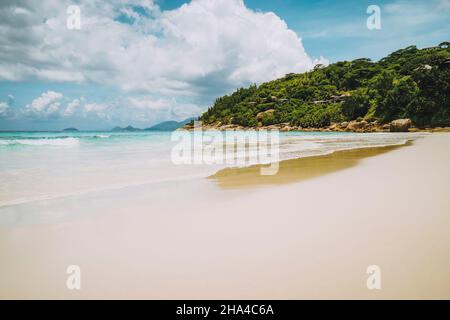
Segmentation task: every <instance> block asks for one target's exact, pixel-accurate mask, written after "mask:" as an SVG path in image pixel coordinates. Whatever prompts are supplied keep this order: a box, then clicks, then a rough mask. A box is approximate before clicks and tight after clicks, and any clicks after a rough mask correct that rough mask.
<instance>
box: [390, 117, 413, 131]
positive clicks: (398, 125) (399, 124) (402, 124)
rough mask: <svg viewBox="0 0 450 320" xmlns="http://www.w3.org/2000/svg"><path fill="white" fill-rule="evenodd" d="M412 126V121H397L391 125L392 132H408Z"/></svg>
mask: <svg viewBox="0 0 450 320" xmlns="http://www.w3.org/2000/svg"><path fill="white" fill-rule="evenodd" d="M411 126H412V121H411V119H397V120H394V121H392V122H391V123H390V124H389V131H390V132H408V131H409V128H411Z"/></svg>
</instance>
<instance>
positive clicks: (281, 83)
mask: <svg viewBox="0 0 450 320" xmlns="http://www.w3.org/2000/svg"><path fill="white" fill-rule="evenodd" d="M399 118H410V119H411V120H412V121H413V123H414V124H415V125H417V126H419V127H421V126H433V127H436V126H450V43H449V42H444V43H441V44H440V45H439V46H436V47H431V48H425V49H421V50H420V49H417V48H416V47H415V46H410V47H407V48H405V49H401V50H398V51H396V52H393V53H391V54H390V55H389V56H387V57H385V58H383V59H381V60H380V61H378V62H373V61H371V60H370V59H356V60H353V61H344V62H337V63H333V64H330V65H329V66H326V67H324V66H322V65H317V66H316V67H315V68H314V70H312V71H309V72H306V73H302V74H288V75H286V76H285V77H284V78H281V79H278V80H274V81H270V82H266V83H264V84H261V85H260V86H256V85H252V86H250V87H249V88H241V89H238V90H237V91H235V92H234V93H233V94H231V95H226V96H223V97H220V98H218V99H217V100H216V101H215V103H214V105H213V106H212V107H210V108H209V109H208V111H207V112H205V113H204V114H203V115H202V116H201V117H200V119H199V120H201V121H203V122H204V123H206V124H210V125H211V124H220V125H227V124H234V125H240V126H244V127H256V126H262V125H272V124H280V123H290V124H292V125H294V126H300V127H303V128H322V127H326V126H329V125H330V124H331V123H338V122H343V121H349V120H355V119H364V120H367V121H374V120H379V122H381V123H387V122H389V121H391V120H394V119H399Z"/></svg>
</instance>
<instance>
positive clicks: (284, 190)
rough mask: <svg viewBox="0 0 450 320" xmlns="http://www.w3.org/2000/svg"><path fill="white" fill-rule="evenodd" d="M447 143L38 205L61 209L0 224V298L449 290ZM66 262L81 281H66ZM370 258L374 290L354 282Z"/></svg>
mask: <svg viewBox="0 0 450 320" xmlns="http://www.w3.org/2000/svg"><path fill="white" fill-rule="evenodd" d="M449 147H450V134H433V135H431V136H430V137H428V138H425V139H422V140H418V141H416V142H415V143H414V144H413V145H412V146H408V147H404V148H400V149H397V150H394V151H392V152H389V153H385V154H382V155H379V156H376V157H372V158H368V159H365V160H362V161H361V162H360V163H359V164H358V165H357V166H355V167H352V168H349V169H345V170H342V171H338V172H335V173H332V174H328V175H324V176H321V177H317V178H314V179H311V180H307V181H303V182H300V183H293V184H287V185H281V186H271V187H265V188H255V189H245V190H244V191H242V190H241V191H239V190H237V191H236V190H223V189H220V188H219V187H217V186H216V185H215V184H214V181H210V180H208V181H204V180H202V181H198V182H195V183H192V184H184V183H180V184H176V185H175V186H173V185H171V186H167V187H165V188H161V190H160V192H159V194H158V195H157V196H152V197H147V196H146V191H145V188H140V189H138V190H130V191H120V192H119V191H111V193H109V194H107V195H103V196H101V195H99V196H98V197H95V198H92V199H91V198H83V204H82V205H81V204H80V201H79V200H76V199H72V200H67V201H65V202H60V203H56V204H55V203H53V202H48V203H46V202H44V203H41V204H39V210H40V211H41V215H43V214H42V212H45V210H44V211H42V210H43V209H45V208H48V210H49V211H48V212H49V214H50V213H51V214H52V215H55V214H57V213H61V214H62V213H64V215H61V219H59V220H53V219H49V220H48V221H47V222H46V223H38V224H29V223H24V224H23V226H17V225H16V226H14V227H8V228H3V229H0V298H150V299H151V298H159V299H166V298H182V299H197V298H208V299H214V298H233V299H240V298H251V299H259V298H265V299H278V298H280V299H282V298H287V299H303V298H312V299H314V298H338V299H346V298H362V299H366V298H368V299H380V298H387V299H394V298H395V299H397V298H399V299H402V298H413V299H416V298H426V299H428V298H440V299H449V298H450V232H449V230H450V197H449V190H450V170H449V163H450V148H449ZM69 209H70V210H69ZM27 210H32V208H31V209H30V208H28V209H27ZM67 211H71V212H72V214H71V215H70V216H67V215H66V212H67ZM75 213H77V214H75ZM28 218H29V217H28V215H27V214H24V215H23V219H25V220H26V219H28ZM41 218H42V217H41ZM70 264H76V265H79V266H80V267H81V270H82V290H81V291H69V290H67V289H66V286H65V282H66V277H67V275H66V273H65V271H66V267H67V266H68V265H70ZM373 264H375V265H378V266H380V267H381V270H382V290H375V291H370V290H368V289H367V288H366V279H367V276H368V275H367V274H366V268H367V266H369V265H373Z"/></svg>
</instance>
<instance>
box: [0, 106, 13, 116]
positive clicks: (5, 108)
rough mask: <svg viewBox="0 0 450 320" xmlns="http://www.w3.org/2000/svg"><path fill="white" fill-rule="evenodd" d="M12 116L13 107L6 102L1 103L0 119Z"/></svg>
mask: <svg viewBox="0 0 450 320" xmlns="http://www.w3.org/2000/svg"><path fill="white" fill-rule="evenodd" d="M11 114H12V110H11V107H10V106H9V105H8V104H7V103H6V102H0V118H8V117H10V116H11Z"/></svg>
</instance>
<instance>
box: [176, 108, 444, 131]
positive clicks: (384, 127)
mask: <svg viewBox="0 0 450 320" xmlns="http://www.w3.org/2000/svg"><path fill="white" fill-rule="evenodd" d="M267 111H272V110H267ZM267 111H266V112H267ZM267 113H268V114H270V112H267ZM267 113H266V114H267ZM183 129H187V130H192V129H193V126H192V125H186V126H184V127H183ZM211 129H215V130H221V131H226V130H234V131H236V130H250V129H253V130H279V131H281V132H289V131H308V132H313V131H318V132H330V131H334V132H408V131H413V132H417V131H429V132H434V131H446V132H448V131H450V129H449V128H436V129H433V128H420V129H419V128H415V127H412V122H411V120H410V119H398V120H394V121H392V122H390V123H387V124H381V123H380V122H379V121H366V120H353V121H349V122H347V121H345V122H341V123H332V124H331V125H330V126H328V127H323V128H302V127H298V126H294V125H291V124H290V123H280V124H273V125H270V126H262V125H261V124H260V125H259V126H258V127H248V128H246V127H242V126H239V125H234V124H226V125H224V124H222V123H220V122H215V123H212V124H207V125H203V130H211Z"/></svg>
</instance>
